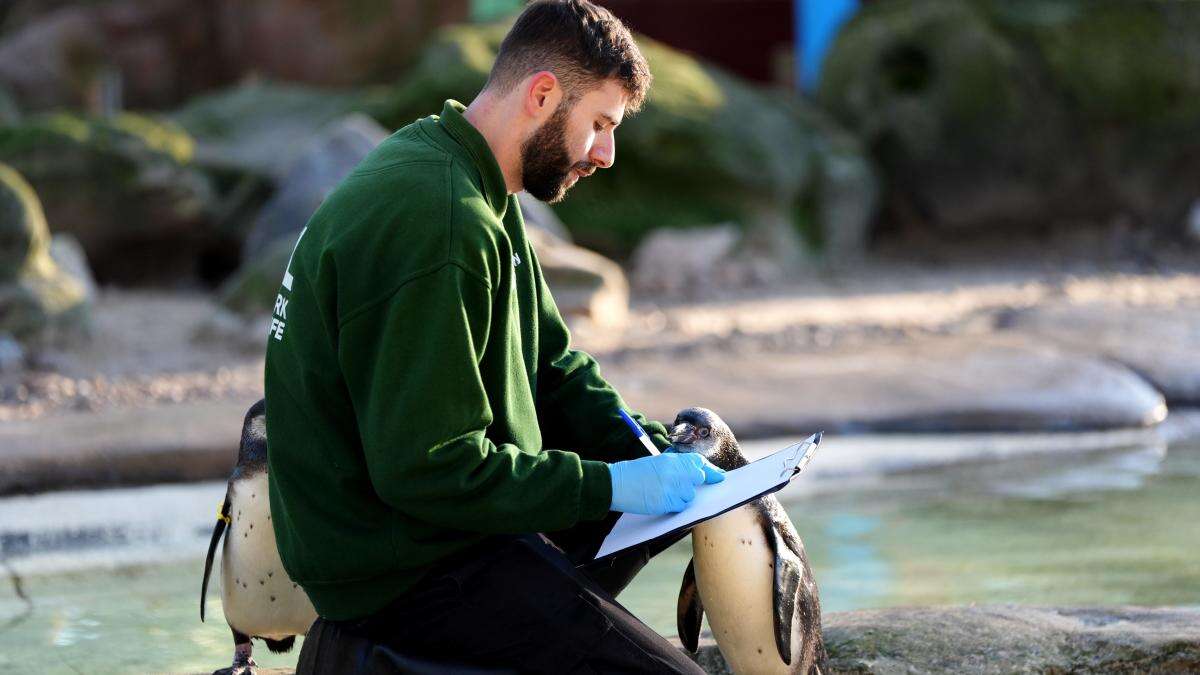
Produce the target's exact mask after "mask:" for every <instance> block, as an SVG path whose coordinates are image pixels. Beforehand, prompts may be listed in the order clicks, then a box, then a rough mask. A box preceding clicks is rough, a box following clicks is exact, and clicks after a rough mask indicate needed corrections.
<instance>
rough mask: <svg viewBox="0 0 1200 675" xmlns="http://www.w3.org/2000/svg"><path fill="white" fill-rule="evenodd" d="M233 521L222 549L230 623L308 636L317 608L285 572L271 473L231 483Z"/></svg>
mask: <svg viewBox="0 0 1200 675" xmlns="http://www.w3.org/2000/svg"><path fill="white" fill-rule="evenodd" d="M229 511H230V513H229V517H230V520H231V522H230V524H229V529H228V530H227V531H226V533H225V548H224V549H223V551H222V554H221V603H222V605H223V608H224V610H225V619H226V621H228V622H229V625H230V627H232V628H234V629H235V630H237V631H239V632H241V633H245V634H247V635H252V636H257V637H268V638H271V639H283V638H286V637H287V636H289V635H303V634H305V633H307V632H308V628H309V626H311V625H312V622H313V621H315V620H316V618H317V613H316V610H314V609H313V606H312V602H311V601H309V599H308V595H306V594H305V593H304V589H302V588H300V586H299V585H297V584H295V583H293V582H292V580H291V579H289V578H288V576H287V573H286V572H284V571H283V563H282V562H281V561H280V560H279V548H278V547H277V546H276V545H275V530H274V524H273V523H272V522H271V504H270V499H269V498H268V497H267V473H266V472H265V471H264V472H262V473H260V474H259V475H257V476H254V477H252V478H247V479H245V480H240V481H236V482H234V483H233V485H232V487H231V488H230V509H229Z"/></svg>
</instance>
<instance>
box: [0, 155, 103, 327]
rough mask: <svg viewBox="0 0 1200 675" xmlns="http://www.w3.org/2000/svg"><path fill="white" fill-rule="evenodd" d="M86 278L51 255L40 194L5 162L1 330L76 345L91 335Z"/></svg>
mask: <svg viewBox="0 0 1200 675" xmlns="http://www.w3.org/2000/svg"><path fill="white" fill-rule="evenodd" d="M88 311H89V301H88V298H87V290H86V287H85V285H84V282H83V281H81V280H79V279H76V278H74V277H72V276H71V275H70V274H69V272H67V271H65V270H63V269H62V268H60V267H59V266H58V265H57V264H56V263H55V261H54V259H53V258H52V257H51V254H50V231H49V228H47V226H46V218H45V215H44V214H43V213H42V206H41V203H40V201H39V200H38V197H37V194H36V193H34V191H33V188H32V187H31V186H30V185H29V183H27V182H26V181H25V180H24V179H23V178H22V177H21V175H20V174H19V173H17V172H16V171H14V170H13V169H12V168H11V167H9V166H6V165H4V164H0V334H7V335H11V336H12V337H14V338H15V339H17V340H19V341H21V342H24V343H26V344H33V343H38V344H42V343H54V344H71V343H74V342H77V341H79V340H81V339H83V338H85V337H87V334H88V324H89V315H88Z"/></svg>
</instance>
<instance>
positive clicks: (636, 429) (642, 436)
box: [617, 408, 662, 455]
mask: <svg viewBox="0 0 1200 675" xmlns="http://www.w3.org/2000/svg"><path fill="white" fill-rule="evenodd" d="M617 412H619V413H621V419H623V420H625V424H627V425H629V429H630V431H632V432H633V435H634V436H637V437H638V440H639V441H641V442H642V445H644V446H646V449H647V450H649V451H650V454H652V455H661V454H662V453H661V452H659V451H658V448H656V447H654V443H651V442H650V437H649V436H648V435H646V430H645V429H643V428H642V425H640V424H638V423H637V422H635V421H634V419H633V418H632V417H630V416H629V413H627V412H625V411H624V410H621V409H620V408H617Z"/></svg>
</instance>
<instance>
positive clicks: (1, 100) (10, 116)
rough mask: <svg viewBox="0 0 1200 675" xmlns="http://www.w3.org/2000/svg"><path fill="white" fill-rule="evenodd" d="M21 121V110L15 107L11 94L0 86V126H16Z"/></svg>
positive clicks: (15, 103)
mask: <svg viewBox="0 0 1200 675" xmlns="http://www.w3.org/2000/svg"><path fill="white" fill-rule="evenodd" d="M20 121H21V109H20V108H19V107H18V106H17V102H16V100H15V99H14V98H13V97H12V94H10V93H8V90H6V89H5V88H4V87H2V86H0V126H4V125H8V124H16V123H17V122H20Z"/></svg>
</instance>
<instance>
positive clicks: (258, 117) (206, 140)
mask: <svg viewBox="0 0 1200 675" xmlns="http://www.w3.org/2000/svg"><path fill="white" fill-rule="evenodd" d="M382 100H384V94H383V92H380V91H378V90H375V91H368V90H363V91H357V90H347V91H341V90H334V91H331V90H324V89H317V88H315V87H307V86H303V85H295V84H275V83H270V82H253V81H252V82H247V83H245V84H242V85H239V86H236V87H233V88H230V89H225V90H221V91H217V92H214V93H211V94H207V95H204V96H199V97H197V98H195V99H192V100H191V101H189V102H188V104H187V105H186V106H184V107H183V108H181V109H179V110H177V111H175V112H174V113H172V114H171V120H172V121H173V122H174V123H176V124H178V125H179V126H180V127H181V128H183V129H186V130H187V132H188V133H189V134H190V135H191V136H192V137H193V138H195V141H196V150H195V162H196V163H197V164H199V165H201V166H204V167H207V168H209V169H214V170H220V171H232V172H236V173H241V174H253V175H258V176H262V177H264V178H267V179H269V180H270V181H271V182H273V183H278V182H279V181H282V180H283V179H284V178H285V177H286V175H287V172H288V170H289V169H290V168H291V165H292V162H293V161H295V159H296V157H298V156H299V155H300V154H301V153H302V152H303V151H304V150H305V149H306V148H307V147H308V141H309V139H311V138H313V137H314V136H316V135H317V134H318V133H320V131H321V130H322V129H323V128H325V127H326V126H328V125H329V124H331V123H333V122H335V121H337V120H339V119H342V118H343V117H345V116H347V115H349V114H351V113H354V112H365V113H368V114H372V115H373V116H375V117H378V116H379V114H378V110H379V107H378V106H379V102H380V101H382ZM408 121H412V120H408ZM406 123H407V122H406Z"/></svg>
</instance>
